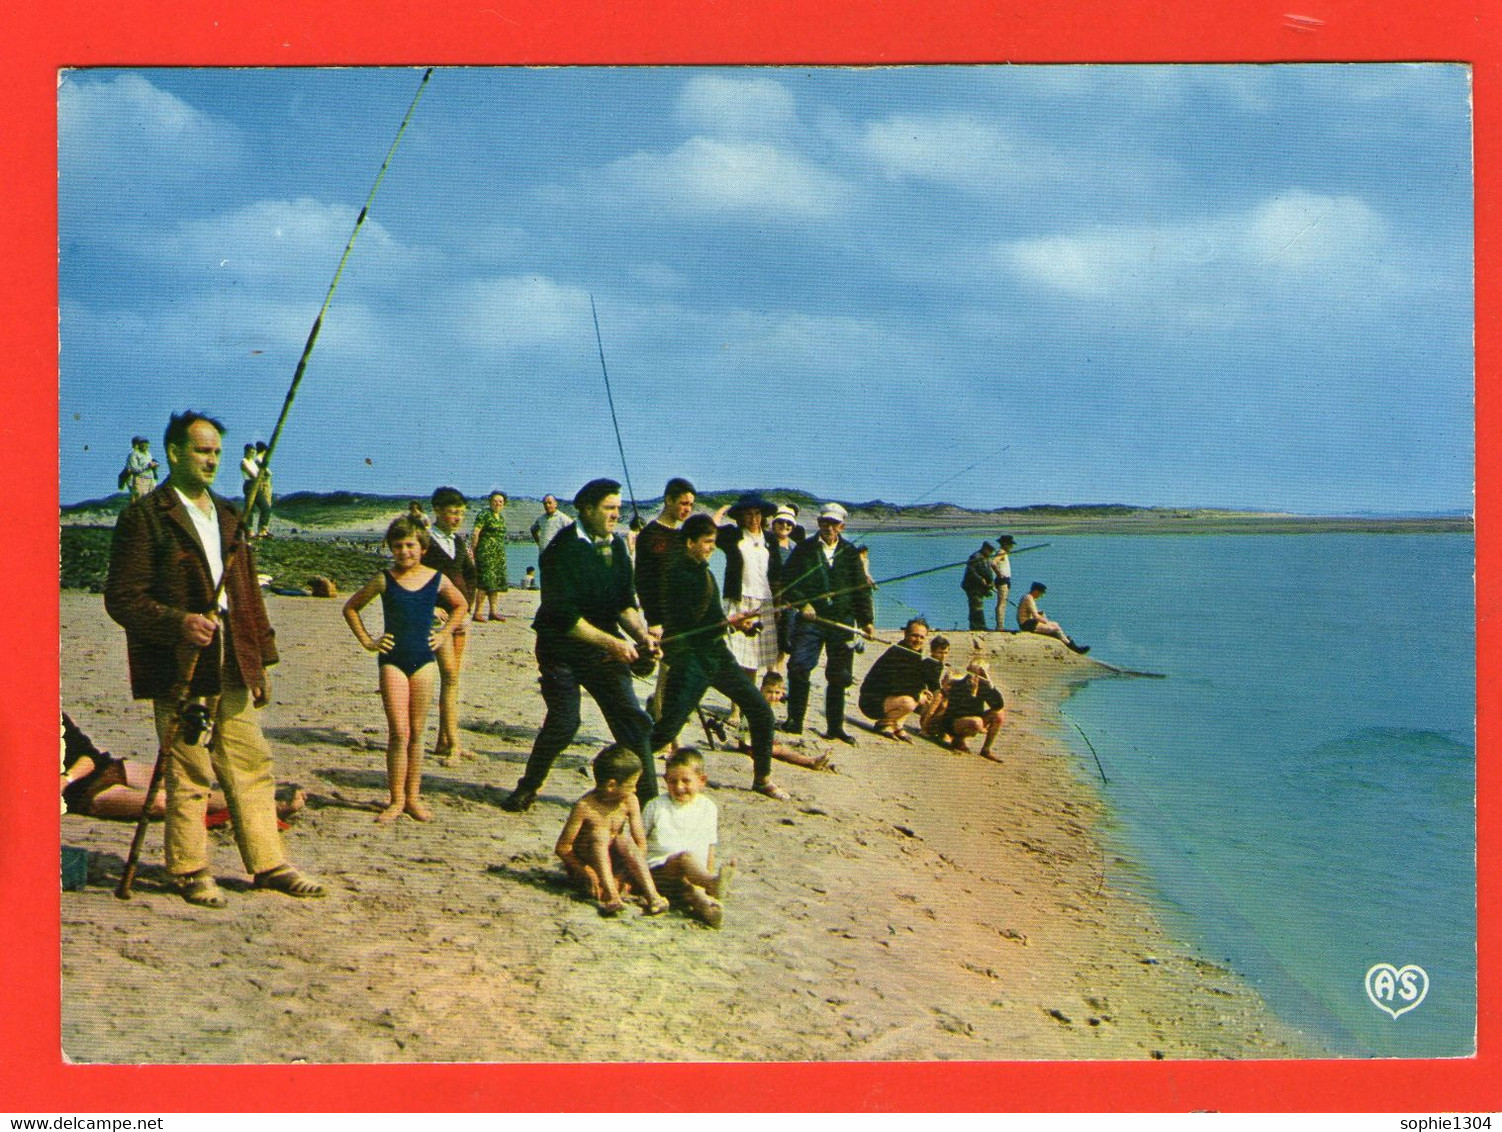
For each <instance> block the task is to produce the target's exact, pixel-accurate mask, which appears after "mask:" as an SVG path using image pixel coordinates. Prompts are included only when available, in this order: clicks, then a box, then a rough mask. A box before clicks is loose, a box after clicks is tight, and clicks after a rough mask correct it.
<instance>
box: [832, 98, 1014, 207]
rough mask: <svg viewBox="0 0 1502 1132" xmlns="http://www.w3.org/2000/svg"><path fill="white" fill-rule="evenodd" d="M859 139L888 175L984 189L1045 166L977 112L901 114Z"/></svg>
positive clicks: (873, 125) (871, 127) (869, 129)
mask: <svg viewBox="0 0 1502 1132" xmlns="http://www.w3.org/2000/svg"><path fill="white" fill-rule="evenodd" d="M859 144H860V149H861V151H862V152H863V153H864V154H865V155H866V156H867V157H868V158H869V159H871V160H872V161H874V162H875V163H876V165H877V166H878V168H880V169H881V170H882V172H884V173H885V174H886V175H887V176H888V177H893V178H911V179H914V180H926V181H935V182H938V183H940V184H946V185H951V186H954V187H956V188H963V189H971V190H983V189H987V188H991V187H994V186H996V185H997V184H1012V183H1015V182H1017V181H1022V180H1028V179H1031V178H1033V177H1035V176H1037V175H1038V174H1039V173H1040V172H1041V170H1040V169H1039V167H1038V163H1037V162H1036V160H1035V159H1034V156H1035V155H1024V154H1023V153H1022V152H1021V151H1020V150H1019V147H1018V146H1017V144H1016V143H1015V142H1014V141H1013V140H1012V139H1011V138H1009V137H1008V136H1007V135H1006V134H1004V133H1003V132H1002V131H1001V130H1000V129H998V128H997V127H996V126H995V125H992V124H991V123H989V122H983V121H980V120H979V119H976V118H969V117H937V118H936V117H923V116H917V115H897V116H894V117H891V118H887V119H884V120H883V121H880V122H872V123H871V124H870V125H868V126H867V127H866V129H865V132H864V134H863V135H862V136H861V138H860V143H859Z"/></svg>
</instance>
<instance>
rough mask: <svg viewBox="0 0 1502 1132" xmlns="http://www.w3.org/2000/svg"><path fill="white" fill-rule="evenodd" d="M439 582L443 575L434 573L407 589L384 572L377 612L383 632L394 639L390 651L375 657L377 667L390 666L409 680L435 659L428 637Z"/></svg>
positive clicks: (430, 632) (436, 600)
mask: <svg viewBox="0 0 1502 1132" xmlns="http://www.w3.org/2000/svg"><path fill="white" fill-rule="evenodd" d="M442 581H443V575H442V574H441V573H439V572H438V571H436V570H435V571H434V572H433V576H432V577H431V578H429V579H428V583H427V585H425V586H423V587H422V588H421V589H418V590H409V589H404V588H403V587H402V585H401V584H400V583H399V582H397V580H396V578H395V577H394V576H393V575H392V573H391V571H390V570H387V571H386V588H385V589H384V590H382V591H381V613H382V615H383V616H384V617H385V619H386V620H385V631H386V632H387V633H390V634H391V635H392V636H393V637H394V638H395V639H396V644H395V645H393V646H392V648H391V651H390V652H383V653H381V654H380V655H379V657H378V659H377V662H376V663H377V664H378V665H380V664H394V665H396V666H397V667H398V668H400V669H401V670H402V671H403V672H404V673H406V674H407V675H408V676H409V677H410V676H411V675H412V673H414V672H416V671H417V670H418V669H419V668H421V667H422V666H423V665H425V664H432V663H433V661H434V660H436V659H437V658H436V657H435V656H434V655H433V649H432V647H431V646H430V645H429V644H428V637H429V636H430V635H431V634H432V632H433V607H434V606H435V605H437V603H438V586H439V585H440V583H442Z"/></svg>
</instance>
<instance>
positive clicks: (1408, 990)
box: [1366, 963, 1429, 1018]
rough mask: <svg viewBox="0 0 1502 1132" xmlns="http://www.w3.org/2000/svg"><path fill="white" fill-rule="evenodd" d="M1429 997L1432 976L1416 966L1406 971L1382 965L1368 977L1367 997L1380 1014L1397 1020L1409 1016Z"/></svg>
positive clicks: (1387, 964)
mask: <svg viewBox="0 0 1502 1132" xmlns="http://www.w3.org/2000/svg"><path fill="white" fill-rule="evenodd" d="M1428 993H1429V974H1428V972H1427V971H1425V970H1424V969H1423V968H1422V967H1419V966H1416V965H1414V964H1412V963H1409V964H1408V965H1407V966H1405V967H1394V966H1393V965H1392V964H1391V963H1378V964H1376V965H1375V966H1373V967H1372V968H1371V969H1370V970H1369V971H1367V973H1366V997H1367V998H1369V999H1371V1000H1372V1005H1373V1006H1375V1007H1376V1008H1377V1009H1378V1010H1385V1011H1386V1012H1387V1013H1389V1014H1391V1015H1392V1016H1393V1017H1394V1018H1396V1017H1397V1016H1398V1015H1399V1014H1407V1013H1408V1012H1409V1011H1410V1010H1412V1009H1413V1008H1414V1007H1415V1006H1417V1005H1418V1004H1419V1003H1421V1002H1423V1001H1424V998H1425V996H1427V995H1428Z"/></svg>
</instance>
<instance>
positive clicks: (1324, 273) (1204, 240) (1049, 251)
mask: <svg viewBox="0 0 1502 1132" xmlns="http://www.w3.org/2000/svg"><path fill="white" fill-rule="evenodd" d="M992 251H993V254H994V257H995V262H996V263H998V264H999V265H1001V266H1003V267H1006V268H1010V269H1011V270H1013V271H1015V272H1017V273H1018V274H1019V275H1021V276H1023V277H1024V278H1026V279H1030V280H1032V281H1033V282H1035V283H1038V284H1040V285H1042V286H1043V287H1045V288H1048V289H1050V290H1053V291H1056V292H1059V293H1062V294H1064V295H1068V296H1072V297H1074V298H1078V299H1086V300H1110V301H1118V300H1121V301H1125V302H1127V303H1136V302H1150V303H1154V304H1162V303H1163V302H1164V301H1165V300H1171V301H1176V302H1178V303H1180V304H1181V306H1182V309H1183V310H1185V311H1192V310H1197V311H1200V312H1201V313H1205V312H1208V311H1210V310H1212V309H1214V308H1217V307H1219V308H1221V313H1222V315H1226V314H1230V313H1234V312H1233V311H1232V310H1231V309H1230V308H1231V307H1234V305H1235V304H1237V303H1240V302H1244V301H1250V300H1252V299H1256V298H1258V297H1265V296H1266V295H1267V294H1268V293H1269V292H1276V293H1281V294H1283V295H1284V297H1288V298H1296V297H1297V296H1299V295H1309V294H1312V293H1318V294H1320V295H1322V296H1323V297H1325V298H1327V299H1339V298H1344V299H1347V300H1350V301H1357V302H1359V301H1361V299H1362V298H1363V297H1364V296H1367V295H1372V294H1377V293H1379V292H1381V291H1384V290H1388V289H1390V288H1391V287H1393V286H1394V285H1397V284H1398V283H1400V282H1401V276H1400V274H1399V271H1398V268H1397V267H1396V266H1395V264H1394V263H1393V259H1394V255H1393V248H1392V246H1391V242H1390V239H1389V235H1388V226H1387V224H1386V222H1385V221H1384V220H1383V219H1382V217H1381V216H1379V215H1378V214H1377V213H1376V212H1374V211H1373V210H1372V209H1371V208H1370V207H1369V206H1367V205H1366V204H1365V203H1364V202H1363V201H1361V200H1360V199H1359V198H1356V197H1352V196H1325V195H1320V194H1317V193H1310V192H1307V191H1305V190H1303V189H1292V190H1289V191H1287V192H1284V193H1282V194H1280V195H1278V196H1275V197H1271V198H1268V199H1266V200H1264V201H1261V202H1260V203H1258V204H1256V205H1255V206H1253V207H1251V208H1249V209H1246V210H1243V211H1242V212H1239V213H1233V214H1228V215H1223V216H1219V217H1214V218H1211V219H1207V220H1203V221H1199V222H1185V223H1180V224H1167V225H1156V226H1137V227H1120V228H1102V229H1098V230H1095V231H1088V232H1078V233H1071V234H1067V235H1056V236H1044V237H1037V238H1033V239H1026V240H1017V241H1011V242H1007V243H1002V244H997V245H995V246H994V247H993V249H992Z"/></svg>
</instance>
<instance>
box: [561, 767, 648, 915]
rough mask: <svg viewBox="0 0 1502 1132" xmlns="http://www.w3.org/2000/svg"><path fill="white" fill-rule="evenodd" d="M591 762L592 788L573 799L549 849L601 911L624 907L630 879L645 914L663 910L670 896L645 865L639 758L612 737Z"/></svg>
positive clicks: (613, 913)
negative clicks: (620, 878) (622, 880)
mask: <svg viewBox="0 0 1502 1132" xmlns="http://www.w3.org/2000/svg"><path fill="white" fill-rule="evenodd" d="M591 765H592V766H593V768H594V774H595V788H594V789H593V790H591V791H590V792H589V793H588V794H586V795H584V797H582V798H580V799H579V800H578V801H577V802H575V803H574V808H573V810H571V811H570V812H569V815H568V821H566V822H565V823H564V825H563V832H562V833H560V834H559V835H558V844H557V845H556V846H555V847H554V850H553V851H554V852H555V853H557V854H558V857H559V859H560V860H561V861H562V862H563V867H564V868H565V869H567V870H568V875H569V878H570V879H571V880H572V881H573V882H574V883H575V884H576V885H578V886H579V890H580V893H581V894H582V895H583V896H585V897H586V898H588V899H590V900H593V901H595V903H596V904H597V905H598V906H599V909H600V914H601V915H602V916H614V915H616V914H617V913H619V912H620V911H621V910H622V909H624V908H625V906H626V900H625V897H626V896H627V895H629V894H630V892H631V889H632V886H633V885H634V886H635V887H636V889H637V890H638V891H639V892H640V893H641V897H640V899H641V903H642V907H643V909H644V910H645V911H646V913H647V915H649V916H655V915H657V914H658V913H659V912H666V911H667V909H668V902H667V901H666V900H664V899H663V898H662V896H661V895H660V894H659V893H658V891H657V889H656V887H655V886H654V885H653V884H652V874H651V872H650V871H649V870H648V868H647V857H646V850H647V835H646V831H645V830H644V829H643V828H642V815H641V806H640V804H639V803H638V802H637V800H636V780H637V779H639V778H640V777H641V759H639V758H638V757H637V755H636V752H635V751H632V750H631V749H630V748H628V747H622V746H621V745H620V744H618V743H613V744H611V745H610V746H609V747H606V748H605V749H604V750H603V751H601V752H600V753H599V754H598V755H596V756H595V760H594V762H593V763H592V764H591ZM617 868H619V869H620V870H621V871H623V872H624V873H625V875H626V880H627V883H626V884H624V885H623V884H620V883H618V882H617V881H616V869H617Z"/></svg>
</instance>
